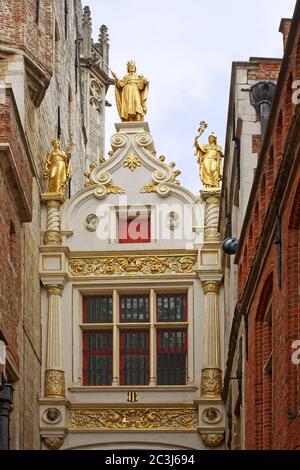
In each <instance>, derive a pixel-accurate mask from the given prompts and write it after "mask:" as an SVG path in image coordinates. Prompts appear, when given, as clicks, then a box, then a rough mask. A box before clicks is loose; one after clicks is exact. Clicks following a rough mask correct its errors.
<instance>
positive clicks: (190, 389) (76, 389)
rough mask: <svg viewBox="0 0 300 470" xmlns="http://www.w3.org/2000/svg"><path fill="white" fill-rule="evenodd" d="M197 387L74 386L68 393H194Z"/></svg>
mask: <svg viewBox="0 0 300 470" xmlns="http://www.w3.org/2000/svg"><path fill="white" fill-rule="evenodd" d="M197 390H199V387H196V386H195V385H153V386H152V385H136V386H134V385H116V386H113V385H111V386H103V387H97V386H92V385H91V386H85V385H82V386H74V387H69V388H68V391H69V392H71V393H72V392H75V393H86V392H129V391H130V392H135V391H143V392H153V391H156V392H196V391H197Z"/></svg>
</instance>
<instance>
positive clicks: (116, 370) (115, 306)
mask: <svg viewBox="0 0 300 470" xmlns="http://www.w3.org/2000/svg"><path fill="white" fill-rule="evenodd" d="M118 322H119V295H118V292H117V291H116V290H114V292H113V383H112V384H113V385H114V386H117V385H119V383H120V381H119V354H118V351H119V343H120V338H119V328H118Z"/></svg>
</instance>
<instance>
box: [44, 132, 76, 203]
mask: <svg viewBox="0 0 300 470" xmlns="http://www.w3.org/2000/svg"><path fill="white" fill-rule="evenodd" d="M51 144H52V147H53V150H52V152H50V153H49V154H48V157H47V161H46V163H45V171H44V178H45V179H48V182H49V192H50V193H56V194H64V191H65V188H66V185H67V183H68V180H69V178H70V175H71V154H70V151H71V149H72V148H73V146H74V145H73V144H72V143H69V144H68V145H67V148H66V150H61V148H60V141H59V140H58V139H54V140H52V142H51Z"/></svg>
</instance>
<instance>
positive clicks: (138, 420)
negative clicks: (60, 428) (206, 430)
mask: <svg viewBox="0 0 300 470" xmlns="http://www.w3.org/2000/svg"><path fill="white" fill-rule="evenodd" d="M197 426H198V411H197V409H196V408H178V409H176V408H150V409H149V408H148V409H146V408H133V409H128V408H124V409H122V408H117V409H111V408H110V409H89V410H88V409H71V410H70V429H71V430H76V429H78V430H82V429H88V430H91V429H93V430H97V431H99V430H109V429H114V430H119V431H135V430H143V431H147V430H154V429H157V430H170V431H171V430H174V431H175V430H176V431H178V430H179V431H180V430H182V431H189V430H196V429H197Z"/></svg>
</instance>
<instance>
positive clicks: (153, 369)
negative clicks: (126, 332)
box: [149, 289, 156, 386]
mask: <svg viewBox="0 0 300 470" xmlns="http://www.w3.org/2000/svg"><path fill="white" fill-rule="evenodd" d="M155 322H156V295H155V291H154V289H151V292H150V382H149V385H152V386H154V385H156V328H155Z"/></svg>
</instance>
